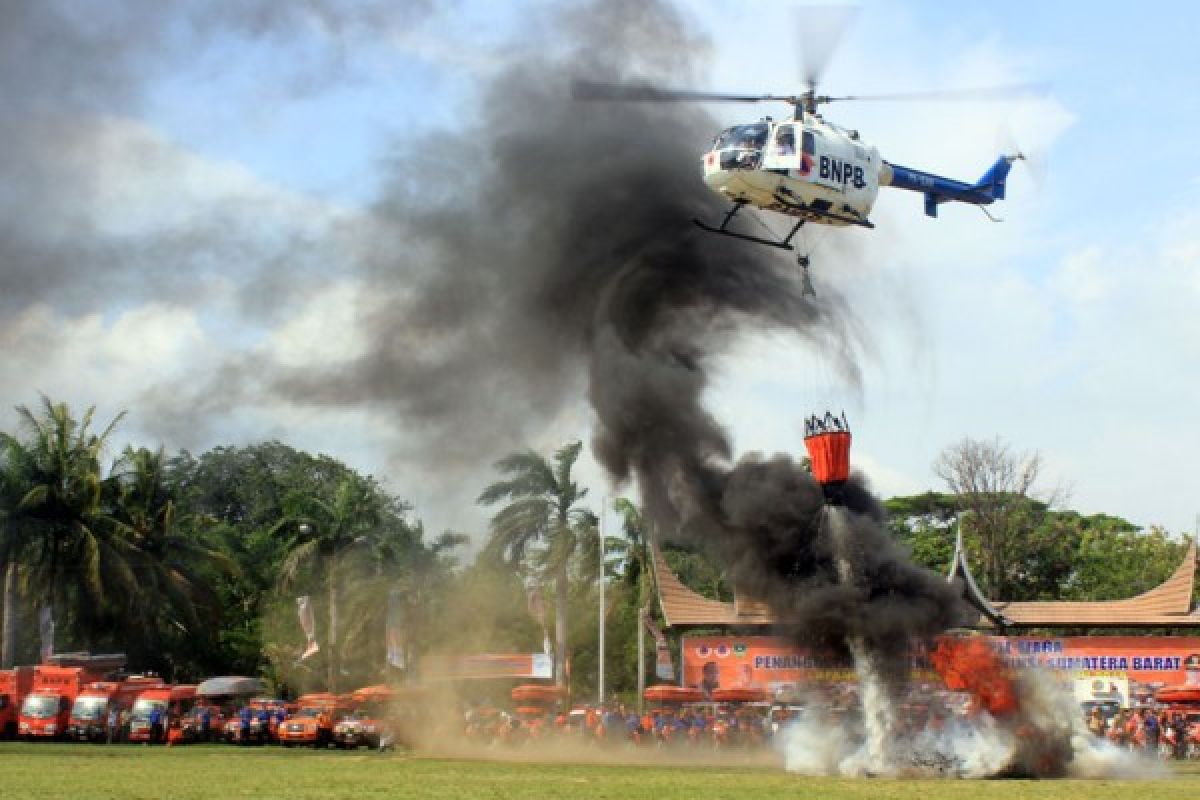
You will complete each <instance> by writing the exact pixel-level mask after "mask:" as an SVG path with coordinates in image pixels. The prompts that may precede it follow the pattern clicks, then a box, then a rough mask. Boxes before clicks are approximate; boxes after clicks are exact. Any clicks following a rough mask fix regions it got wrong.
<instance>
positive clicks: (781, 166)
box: [573, 80, 1025, 266]
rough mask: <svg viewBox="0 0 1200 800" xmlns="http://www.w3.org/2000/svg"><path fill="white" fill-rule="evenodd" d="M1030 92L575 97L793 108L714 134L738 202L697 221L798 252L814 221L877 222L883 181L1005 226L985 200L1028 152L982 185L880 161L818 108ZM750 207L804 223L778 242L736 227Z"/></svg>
mask: <svg viewBox="0 0 1200 800" xmlns="http://www.w3.org/2000/svg"><path fill="white" fill-rule="evenodd" d="M1023 88H1025V87H1016V86H1014V87H996V88H991V89H981V90H958V91H952V92H920V93H909V94H893V95H847V96H843V97H830V96H828V95H819V94H817V93H816V90H815V84H813V83H810V85H809V88H808V89H807V91H805V92H803V93H802V94H799V95H791V96H787V95H769V94H768V95H737V94H721V93H714V92H699V91H692V90H687V89H664V88H657V87H652V86H643V85H633V84H620V83H603V82H596V81H588V80H576V81H575V82H574V85H573V93H574V95H575V97H576V98H577V99H582V100H626V101H642V102H733V103H770V102H776V103H787V104H789V105H791V106H792V107H793V108H794V112H793V114H792V116H791V118H790V119H785V120H775V119H772V118H771V117H763V118H762V119H760V120H758V121H756V122H751V123H745V124H741V125H734V126H732V127H730V128H726V129H725V130H723V131H721V132H720V133H719V134H717V135H716V137H714V138H713V141H712V145H711V147H710V148H709V150H708V151H707V152H706V153H704V154H703V157H702V163H703V170H704V182H705V184H707V186H708V187H709V188H710V189H712V190H713V191H715V192H717V193H718V194H720V195H722V196H723V197H725V198H727V199H728V200H730V201H731V202H732V204H733V205H732V206H731V208H730V209H729V211H728V212H727V213H726V214H725V217H724V219H722V220H721V223H720V224H719V225H712V224H709V223H707V222H704V221H702V220H698V219H696V220H693V222H695V224H696V225H697V226H699V227H700V228H703V229H704V230H706V231H709V232H710V233H717V234H721V235H723V236H732V237H734V238H737V239H744V240H746V241H750V242H755V243H757V244H763V245H767V246H769V247H777V248H781V249H785V250H791V249H794V248H793V246H792V240H793V238H794V237H795V235H796V234H797V233H799V231H800V228H801V227H802V226H803V225H804V224H805V223H806V222H815V223H820V224H824V225H833V226H848V225H857V226H860V227H863V228H874V227H875V225H874V223H872V222H871V220H870V219H869V215H870V213H871V209H872V207H873V206H874V205H875V200H876V198H877V196H878V194H879V189H880V188H881V187H890V188H893V189H906V190H908V191H912V192H919V193H921V194H922V195H924V200H925V214H926V215H928V216H930V217H936V216H937V213H938V206H939V205H941V204H942V203H948V202H957V203H968V204H971V205H975V206H979V208H980V209H981V210H982V211H983V212H984V214H986V215H987V216H988V218H989V219H991V220H992V221H994V222H999V221H1000V220H999V219H997V218H996V217H994V216H992V215H991V214H989V213H988V211H987V209H986V206H988V205H991V204H992V203H994V202H995V201H997V200H1003V199H1004V195H1005V187H1006V183H1007V179H1008V173H1009V170H1010V169H1011V168H1012V165H1013V162H1015V161H1017V160H1020V159H1023V158H1024V155H1023V154H1021V153H1020V152H1019V151H1018V152H1014V153H1011V154H1004V155H1001V156H1000V157H999V158H997V159H996V161H995V162H994V163H993V164H992V165H991V166H990V167H988V169H987V171H986V172H984V173H983V176H982V177H980V178H979V179H978V180H977V181H975V182H974V183H968V182H966V181H960V180H955V179H953V178H947V177H943V176H941V175H935V174H933V173H931V172H925V171H923V170H919V169H913V168H912V167H904V166H900V165H899V164H892V163H890V162H888V161H886V160H884V159H883V158H881V157H880V155H879V150H878V149H877V148H876V147H874V146H872V145H869V144H867V143H866V142H865V141H863V140H862V138H861V137H860V136H859V133H858V131H856V130H850V129H847V128H843V127H841V126H839V125H836V124H834V123H832V122H829V121H827V120H825V119H824V118H823V117H822V116H821V115H820V114H819V113H817V108H818V107H819V106H820V105H822V104H825V103H831V102H835V101H843V100H884V99H886V100H907V99H919V98H947V97H950V98H968V97H982V96H985V95H989V94H997V95H999V94H1003V93H1008V92H1010V91H1014V90H1020V89H1023ZM748 205H749V206H753V207H755V208H759V209H762V210H764V211H773V212H776V213H779V214H785V215H787V216H789V217H793V218H795V219H796V220H797V221H796V223H795V224H794V226H793V227H792V229H791V231H789V232H788V234H787V235H786V236H783V237H780V238H772V239H768V238H765V237H761V236H754V235H751V234H747V233H741V232H738V231H734V230H730V228H729V224H730V223H731V222H732V221H733V219H734V217H736V216H737V214H738V212H739V211H741V210H742V209H743V208H744V207H745V206H748ZM801 259H802V266H807V264H805V263H803V260H804V257H803V256H801Z"/></svg>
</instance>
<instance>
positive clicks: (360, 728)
mask: <svg viewBox="0 0 1200 800" xmlns="http://www.w3.org/2000/svg"><path fill="white" fill-rule="evenodd" d="M395 700H396V692H395V690H393V689H392V688H391V687H390V686H384V685H379V686H366V687H363V688H362V689H358V690H357V691H355V692H354V693H353V694H351V695H350V701H351V703H353V709H352V711H351V713H350V715H349V716H347V717H345V718H344V719H342V720H341V721H339V722H338V723H337V724H336V725H335V726H334V728H333V743H334V744H335V745H337V746H338V747H339V748H346V749H351V750H352V749H354V748H356V747H358V746H359V745H366V746H367V747H370V748H372V749H374V748H377V747H379V743H380V739H381V737H382V736H383V733H384V731H385V730H386V729H387V728H388V727H389V720H388V716H389V714H390V713H391V708H390V707H391V705H392V703H393V702H394V701H395Z"/></svg>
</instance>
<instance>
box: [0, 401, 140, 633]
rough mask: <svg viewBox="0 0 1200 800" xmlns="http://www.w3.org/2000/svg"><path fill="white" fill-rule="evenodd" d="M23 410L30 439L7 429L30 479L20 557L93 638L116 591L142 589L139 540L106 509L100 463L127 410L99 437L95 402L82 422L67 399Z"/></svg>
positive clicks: (21, 504)
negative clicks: (135, 559)
mask: <svg viewBox="0 0 1200 800" xmlns="http://www.w3.org/2000/svg"><path fill="white" fill-rule="evenodd" d="M17 413H18V415H19V418H20V423H21V425H22V427H23V428H24V429H25V431H26V433H27V434H28V440H27V441H25V442H22V441H20V440H18V439H16V438H15V437H12V436H9V435H7V434H0V437H3V445H4V448H5V450H6V451H7V452H8V453H9V456H10V458H11V457H13V456H14V455H15V456H17V458H19V459H20V461H21V464H20V467H19V469H20V471H21V474H22V475H23V480H24V484H23V485H21V486H19V487H15V490H16V492H17V493H18V494H19V498H20V499H19V500H18V501H17V503H16V507H15V508H14V509H13V512H14V513H15V514H16V515H17V516H18V517H19V524H20V527H21V536H20V538H19V547H18V550H17V555H18V556H19V557H20V558H22V559H23V560H24V561H25V563H26V564H27V567H28V569H29V570H30V572H31V577H32V579H33V581H34V583H35V584H36V585H37V586H38V591H37V594H40V595H41V600H42V602H44V603H46V604H48V605H50V606H51V608H53V607H54V606H55V605H56V604H57V605H59V606H60V607H67V608H69V609H70V610H71V611H73V612H74V617H75V622H76V624H77V626H78V628H79V631H78V632H79V633H80V634H81V635H83V636H84V637H85V638H86V639H88V640H89V641H90V639H91V638H92V637H93V636H95V635H96V634H97V633H98V632H99V631H100V630H101V629H102V628H104V627H106V626H105V617H106V611H107V608H108V597H109V590H116V593H117V594H120V595H123V596H131V595H136V593H137V590H138V581H137V579H136V578H135V577H134V575H133V572H132V570H131V569H130V560H131V558H132V556H133V548H132V545H131V543H130V542H129V541H128V540H126V539H125V538H124V537H123V536H121V535H120V533H119V531H118V529H117V528H116V526H114V525H113V524H112V519H111V517H110V516H108V514H107V513H106V511H105V499H106V493H107V492H109V491H110V490H111V483H110V482H109V481H108V480H107V479H106V478H105V477H104V475H103V471H102V469H101V466H100V459H101V456H102V454H103V452H104V450H105V448H106V447H107V445H108V439H109V437H110V436H111V435H112V432H113V430H114V428H115V427H116V425H117V423H118V422H120V420H121V418H122V417H123V416H124V414H120V415H118V416H117V417H116V418H115V419H114V420H113V421H112V422H111V423H109V424H108V426H106V427H105V428H104V430H102V431H101V432H100V433H98V434H97V433H93V432H92V431H91V430H90V428H91V424H92V419H93V417H94V415H95V408H94V407H93V408H89V409H88V410H87V411H86V412H85V413H84V415H83V417H82V418H81V419H79V420H76V419H75V417H74V416H73V415H72V414H71V411H70V409H69V408H68V407H67V405H66V404H65V403H53V402H51V401H50V400H49V398H46V397H44V396H43V397H42V413H41V415H35V414H34V413H33V412H32V411H30V410H29V409H28V408H27V407H25V406H18V407H17ZM11 522H12V520H11V518H10V523H11ZM10 529H11V527H10Z"/></svg>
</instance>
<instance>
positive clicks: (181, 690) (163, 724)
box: [129, 684, 196, 743]
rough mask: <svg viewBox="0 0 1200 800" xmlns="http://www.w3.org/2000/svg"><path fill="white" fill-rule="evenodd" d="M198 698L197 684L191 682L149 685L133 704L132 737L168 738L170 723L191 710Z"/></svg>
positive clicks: (137, 740)
mask: <svg viewBox="0 0 1200 800" xmlns="http://www.w3.org/2000/svg"><path fill="white" fill-rule="evenodd" d="M195 702H196V687H195V686H193V685H191V684H187V685H181V686H158V687H156V688H153V689H145V690H144V691H142V692H141V693H140V694H139V695H138V698H137V700H136V701H135V702H134V704H133V713H132V715H131V716H130V719H129V741H131V742H147V743H150V742H165V741H166V735H167V728H168V727H169V725H170V723H171V722H172V721H178V720H179V719H180V718H181V717H182V716H183V715H185V714H187V712H188V711H190V710H191V708H192V706H193V705H194V704H195ZM156 722H157V723H158V725H157V727H156V726H155V723H156Z"/></svg>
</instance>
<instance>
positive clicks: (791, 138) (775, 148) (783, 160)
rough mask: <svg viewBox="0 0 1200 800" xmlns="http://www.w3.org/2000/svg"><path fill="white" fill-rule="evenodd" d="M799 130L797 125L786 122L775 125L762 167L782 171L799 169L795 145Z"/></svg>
mask: <svg viewBox="0 0 1200 800" xmlns="http://www.w3.org/2000/svg"><path fill="white" fill-rule="evenodd" d="M801 130H802V129H800V128H799V126H796V125H791V124H787V123H784V124H782V125H776V126H775V130H774V132H773V133H772V136H771V143H770V146H769V147H768V148H767V154H766V157H765V158H764V159H763V169H769V170H772V171H774V172H782V173H789V172H791V171H792V170H798V169H800V162H801V159H800V148H799V147H797V134H798V133H799V132H800V131H801Z"/></svg>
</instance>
